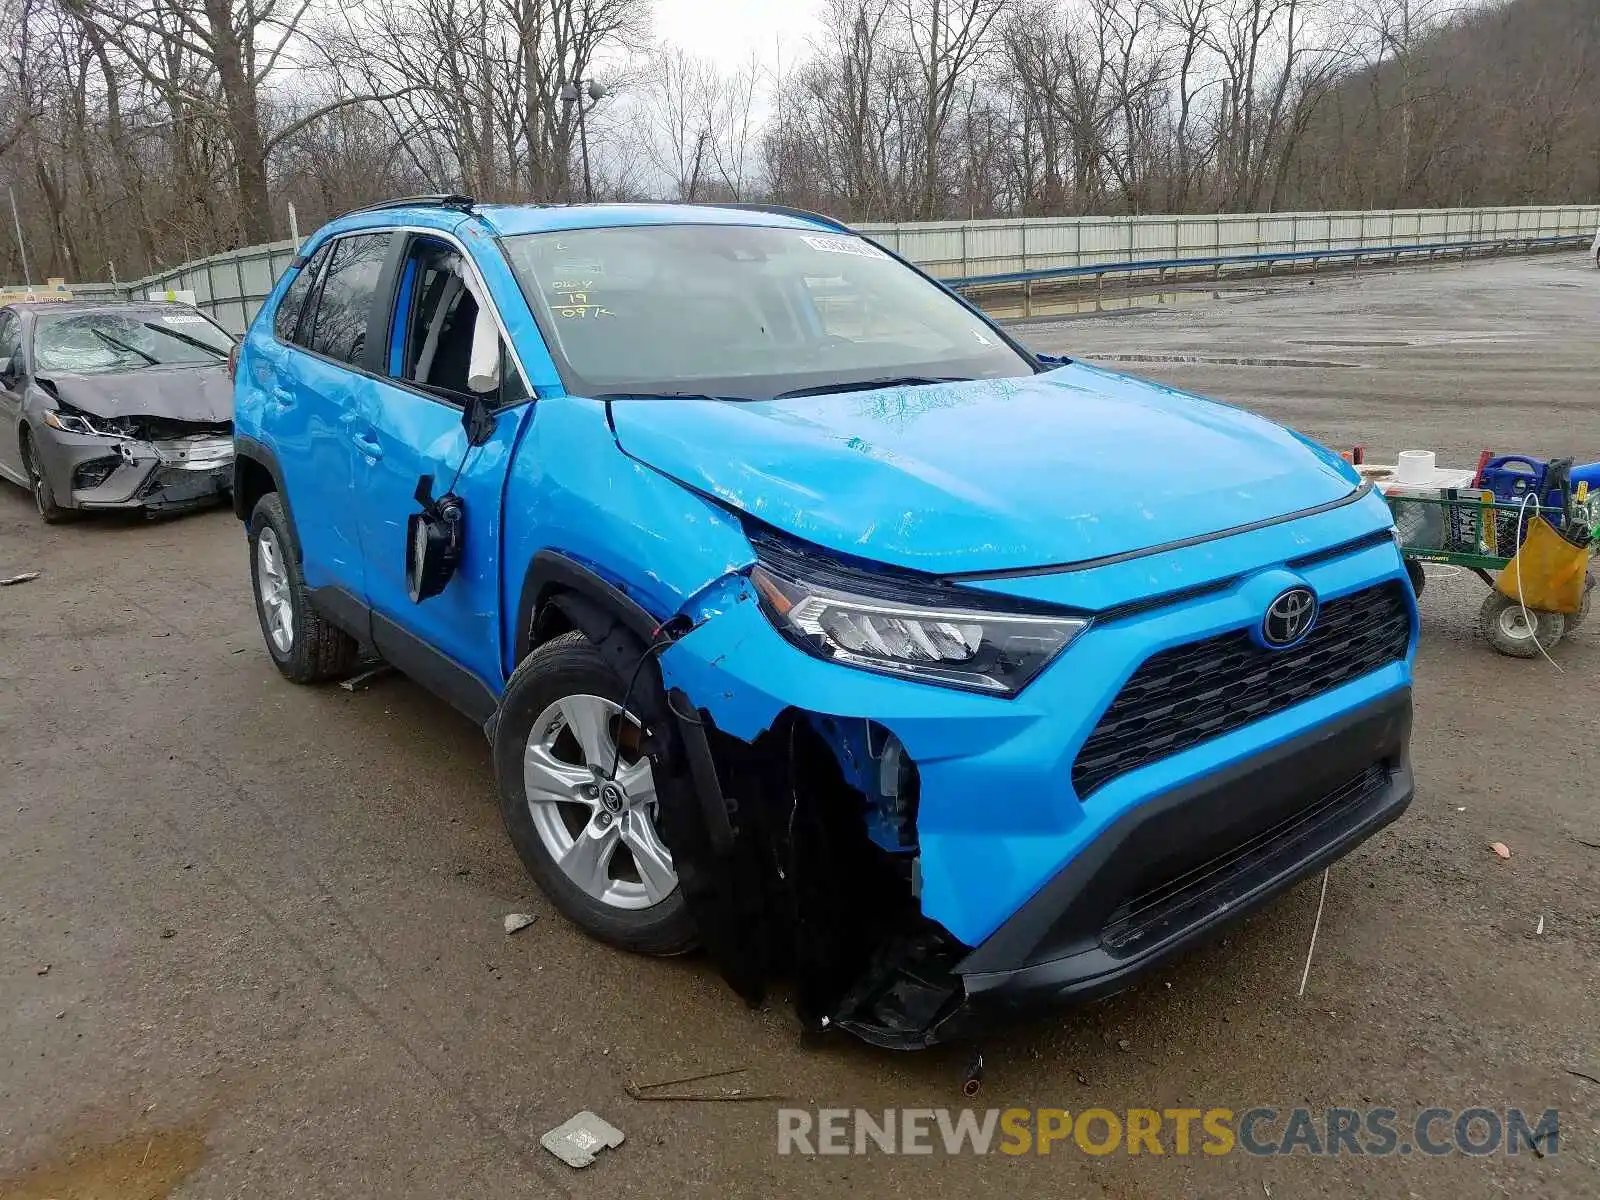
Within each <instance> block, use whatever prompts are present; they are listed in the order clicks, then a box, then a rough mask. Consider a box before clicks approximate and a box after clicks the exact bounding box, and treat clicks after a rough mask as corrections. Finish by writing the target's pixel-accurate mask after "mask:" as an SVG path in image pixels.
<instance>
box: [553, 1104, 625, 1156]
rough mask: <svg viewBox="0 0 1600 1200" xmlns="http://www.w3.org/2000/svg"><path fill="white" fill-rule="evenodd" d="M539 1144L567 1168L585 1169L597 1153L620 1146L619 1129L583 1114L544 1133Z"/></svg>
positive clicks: (620, 1135) (620, 1133)
mask: <svg viewBox="0 0 1600 1200" xmlns="http://www.w3.org/2000/svg"><path fill="white" fill-rule="evenodd" d="M539 1144H540V1145H541V1146H543V1147H544V1148H545V1149H546V1150H548V1151H550V1153H551V1154H554V1155H555V1156H556V1157H557V1158H559V1159H560V1160H561V1161H562V1162H564V1163H566V1164H567V1165H568V1166H569V1167H587V1166H588V1165H589V1164H590V1163H592V1162H594V1156H595V1153H596V1152H597V1151H600V1150H605V1149H608V1148H611V1147H615V1146H620V1145H622V1130H620V1129H618V1128H617V1127H616V1126H615V1125H612V1124H610V1123H609V1122H607V1121H604V1120H602V1119H601V1118H599V1117H597V1116H595V1115H594V1114H593V1113H592V1112H588V1111H584V1112H581V1113H579V1114H578V1115H577V1116H575V1117H573V1118H572V1119H571V1120H569V1121H566V1122H565V1123H563V1124H561V1125H558V1126H556V1127H555V1128H554V1129H552V1130H551V1131H550V1132H549V1133H547V1134H545V1135H544V1136H543V1137H541V1138H540V1139H539Z"/></svg>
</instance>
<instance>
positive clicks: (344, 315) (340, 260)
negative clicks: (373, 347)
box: [299, 233, 394, 366]
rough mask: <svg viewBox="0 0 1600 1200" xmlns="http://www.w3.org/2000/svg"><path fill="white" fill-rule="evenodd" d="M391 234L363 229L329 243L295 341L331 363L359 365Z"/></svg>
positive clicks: (365, 343)
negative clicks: (319, 280)
mask: <svg viewBox="0 0 1600 1200" xmlns="http://www.w3.org/2000/svg"><path fill="white" fill-rule="evenodd" d="M393 236H394V235H393V234H390V233H364V234H357V235H355V236H353V237H343V238H340V239H339V240H338V241H336V242H334V243H333V254H332V257H331V258H329V259H328V270H327V272H326V274H325V275H324V276H323V279H322V288H321V290H320V291H319V292H318V293H317V296H316V299H315V300H314V301H313V302H312V305H311V307H310V309H309V310H308V311H307V313H306V315H305V317H304V318H303V319H302V320H301V323H300V339H299V340H300V341H301V342H302V343H303V344H304V345H305V347H306V348H307V349H308V350H313V351H315V352H316V353H318V354H322V355H326V356H327V357H328V358H331V359H334V360H335V361H336V362H342V363H350V364H352V365H354V366H360V365H362V363H363V358H364V356H365V354H366V349H367V321H368V319H369V318H370V317H371V316H372V304H373V300H374V298H375V297H376V296H377V293H378V278H379V276H380V275H382V274H383V263H384V259H385V258H386V257H387V256H388V254H389V239H390V238H391V237H393Z"/></svg>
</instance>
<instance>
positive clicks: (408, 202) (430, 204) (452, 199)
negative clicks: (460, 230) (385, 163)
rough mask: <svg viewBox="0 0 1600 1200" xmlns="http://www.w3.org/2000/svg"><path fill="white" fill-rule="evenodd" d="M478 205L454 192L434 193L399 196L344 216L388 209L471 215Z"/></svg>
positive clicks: (355, 209) (352, 210) (469, 198)
mask: <svg viewBox="0 0 1600 1200" xmlns="http://www.w3.org/2000/svg"><path fill="white" fill-rule="evenodd" d="M476 203H477V201H476V200H474V199H473V198H472V197H471V196H458V195H456V194H455V193H453V192H434V193H431V194H429V195H426V196H399V197H396V198H395V199H393V200H380V201H379V202H378V203H377V204H368V205H366V206H365V207H364V208H352V209H351V210H350V211H349V212H347V213H345V214H344V215H345V216H347V217H350V216H354V215H355V214H356V213H369V212H382V211H384V210H385V209H388V208H454V209H459V210H460V211H461V212H465V213H469V212H471V211H472V206H473V205H474V204H476Z"/></svg>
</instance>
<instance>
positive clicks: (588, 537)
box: [501, 396, 755, 676]
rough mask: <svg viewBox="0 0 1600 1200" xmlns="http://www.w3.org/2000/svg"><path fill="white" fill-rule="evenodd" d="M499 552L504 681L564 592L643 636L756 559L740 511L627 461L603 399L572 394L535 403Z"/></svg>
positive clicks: (509, 487) (513, 476)
mask: <svg viewBox="0 0 1600 1200" xmlns="http://www.w3.org/2000/svg"><path fill="white" fill-rule="evenodd" d="M637 403H649V401H638V402H637ZM504 549H505V556H504V562H505V564H506V574H505V579H504V584H503V586H504V589H505V594H504V595H503V597H502V605H501V611H502V613H503V614H504V620H505V621H506V622H507V626H508V627H507V628H506V629H505V630H504V631H503V634H504V636H503V638H502V642H501V644H502V645H503V646H505V647H506V655H507V661H506V663H505V670H506V674H507V675H508V676H509V675H510V673H511V672H512V671H513V670H515V668H516V665H517V663H518V662H520V661H521V660H522V658H523V657H525V656H526V654H527V652H528V649H529V647H530V645H531V639H532V633H533V621H534V619H535V618H536V616H537V614H538V612H539V611H540V606H541V605H542V604H543V603H544V602H545V601H547V600H548V599H549V598H550V597H551V596H552V595H554V594H555V593H557V592H560V591H563V590H576V591H578V592H580V593H582V594H585V595H587V596H588V597H589V598H590V599H591V600H593V601H595V602H596V603H600V604H602V605H604V606H607V607H608V611H610V612H612V614H613V615H615V616H618V617H621V618H623V619H624V620H625V621H626V622H627V623H628V625H629V628H630V629H632V630H633V632H635V633H636V634H637V635H638V636H640V637H642V638H644V640H645V641H646V643H648V641H649V639H650V635H651V632H652V631H653V630H654V629H655V628H656V627H657V626H659V625H661V624H662V623H664V622H665V621H667V620H669V619H670V618H671V617H672V616H674V615H675V614H676V613H677V612H678V611H679V610H680V609H682V608H683V607H684V605H685V604H686V603H687V602H688V601H690V600H691V599H692V598H693V597H694V596H695V595H696V594H697V593H699V592H702V591H704V590H705V589H706V588H707V587H710V586H711V585H712V584H714V583H715V582H716V581H717V580H719V579H721V578H723V577H724V576H727V575H729V574H731V573H734V572H738V571H742V570H745V569H747V568H748V567H749V566H750V565H751V564H752V563H753V562H754V561H755V552H754V551H753V550H752V549H751V546H750V542H749V539H747V538H746V537H745V535H744V530H743V528H742V526H741V525H740V523H739V520H738V518H736V517H735V516H734V515H733V514H731V513H730V512H728V511H727V510H725V509H723V508H720V507H718V506H717V505H715V504H713V503H711V502H710V501H708V500H706V499H705V498H703V497H701V496H698V495H696V494H695V493H693V492H691V491H689V490H688V489H687V488H685V487H683V486H681V485H680V484H677V483H674V482H673V481H672V480H670V479H668V478H667V477H666V476H664V475H662V474H660V473H659V472H657V471H655V470H653V469H651V468H649V467H646V466H644V465H643V464H641V463H637V462H635V461H633V460H632V459H630V458H628V457H627V456H626V455H624V454H623V453H622V451H621V450H620V449H619V448H618V446H617V443H616V439H615V437H614V435H613V434H612V432H611V427H610V425H609V423H608V422H607V420H606V408H605V404H604V403H602V402H600V401H596V400H587V399H583V398H581V397H573V396H553V397H548V398H546V399H542V400H539V401H538V402H537V403H536V406H535V409H534V414H533V420H532V424H531V426H530V428H529V430H528V432H527V434H526V436H525V437H524V439H523V442H522V445H521V446H520V447H519V449H518V452H517V456H516V460H515V461H514V462H513V464H512V466H511V472H510V476H509V478H508V479H507V481H506V501H505V536H504ZM587 581H593V582H587ZM596 585H598V586H596Z"/></svg>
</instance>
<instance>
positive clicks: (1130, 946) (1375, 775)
mask: <svg viewBox="0 0 1600 1200" xmlns="http://www.w3.org/2000/svg"><path fill="white" fill-rule="evenodd" d="M1388 783H1389V769H1388V767H1386V766H1385V765H1384V764H1383V763H1374V764H1373V765H1372V766H1370V767H1368V768H1367V769H1366V770H1365V771H1363V772H1362V773H1361V774H1360V775H1357V776H1356V777H1355V778H1354V779H1351V780H1349V781H1348V782H1346V783H1344V784H1343V785H1342V786H1340V787H1337V788H1335V789H1334V790H1333V791H1331V792H1329V793H1328V794H1327V795H1325V796H1322V797H1321V798H1319V799H1317V800H1314V801H1313V802H1312V803H1310V804H1308V805H1307V806H1306V807H1305V808H1303V809H1301V810H1300V811H1299V812H1297V813H1295V814H1294V815H1293V816H1290V817H1288V818H1286V819H1284V820H1282V821H1279V822H1278V823H1277V824H1276V825H1273V826H1272V827H1271V828H1270V829H1264V830H1262V831H1261V832H1260V833H1258V834H1256V835H1254V836H1253V837H1249V838H1246V839H1245V840H1244V841H1242V842H1240V843H1239V844H1238V845H1236V846H1233V847H1232V848H1230V849H1228V850H1226V851H1224V852H1223V853H1221V854H1218V855H1216V856H1215V857H1213V858H1211V859H1208V860H1207V861H1205V862H1203V863H1200V864H1198V865H1196V866H1193V867H1191V868H1189V869H1188V870H1186V871H1184V872H1182V873H1181V874H1178V875H1175V876H1173V877H1171V878H1169V879H1166V880H1163V881H1162V882H1161V883H1158V884H1157V885H1155V886H1154V887H1151V888H1147V889H1146V890H1144V891H1143V892H1141V893H1139V895H1137V896H1134V897H1133V898H1131V899H1129V900H1126V901H1124V902H1123V903H1122V904H1121V905H1119V906H1118V907H1117V909H1116V911H1115V912H1113V913H1112V914H1111V917H1110V919H1109V920H1107V922H1106V924H1105V927H1104V928H1103V929H1102V930H1101V931H1100V942H1101V944H1102V945H1103V946H1105V948H1106V949H1107V950H1108V951H1109V952H1110V953H1112V954H1115V955H1118V956H1120V957H1126V956H1127V955H1128V954H1130V953H1132V952H1133V951H1134V950H1135V949H1137V948H1138V947H1140V946H1141V945H1143V944H1144V943H1145V942H1147V941H1149V940H1150V939H1151V938H1152V937H1153V938H1156V939H1157V940H1160V939H1161V938H1163V937H1165V936H1167V935H1169V934H1170V933H1171V932H1172V931H1174V930H1176V929H1182V928H1184V927H1186V926H1188V925H1191V924H1193V922H1194V920H1196V919H1197V918H1198V917H1200V916H1210V915H1213V914H1214V913H1215V911H1216V910H1217V908H1218V907H1219V905H1220V904H1221V903H1222V902H1223V901H1224V900H1225V899H1226V898H1227V897H1228V895H1229V893H1230V892H1236V891H1237V889H1238V888H1239V887H1240V886H1241V885H1243V884H1245V883H1247V882H1248V880H1249V879H1250V878H1251V876H1252V874H1253V873H1254V874H1257V875H1259V874H1260V873H1262V872H1270V871H1271V870H1272V868H1273V865H1274V864H1275V863H1277V862H1279V861H1280V860H1288V859H1291V858H1300V857H1304V856H1305V855H1306V854H1307V853H1309V852H1310V849H1309V847H1307V843H1312V844H1313V845H1314V844H1317V843H1319V842H1324V841H1326V840H1328V835H1327V831H1328V830H1330V829H1334V830H1337V829H1338V828H1340V827H1341V826H1347V825H1348V824H1349V823H1350V820H1351V817H1350V815H1349V814H1353V813H1355V812H1356V811H1357V810H1358V809H1360V807H1361V806H1362V804H1364V803H1365V802H1366V801H1367V800H1369V799H1370V798H1371V797H1373V796H1375V795H1376V794H1377V793H1378V792H1379V791H1381V790H1382V789H1383V788H1384V787H1385V786H1387V784H1388Z"/></svg>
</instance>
